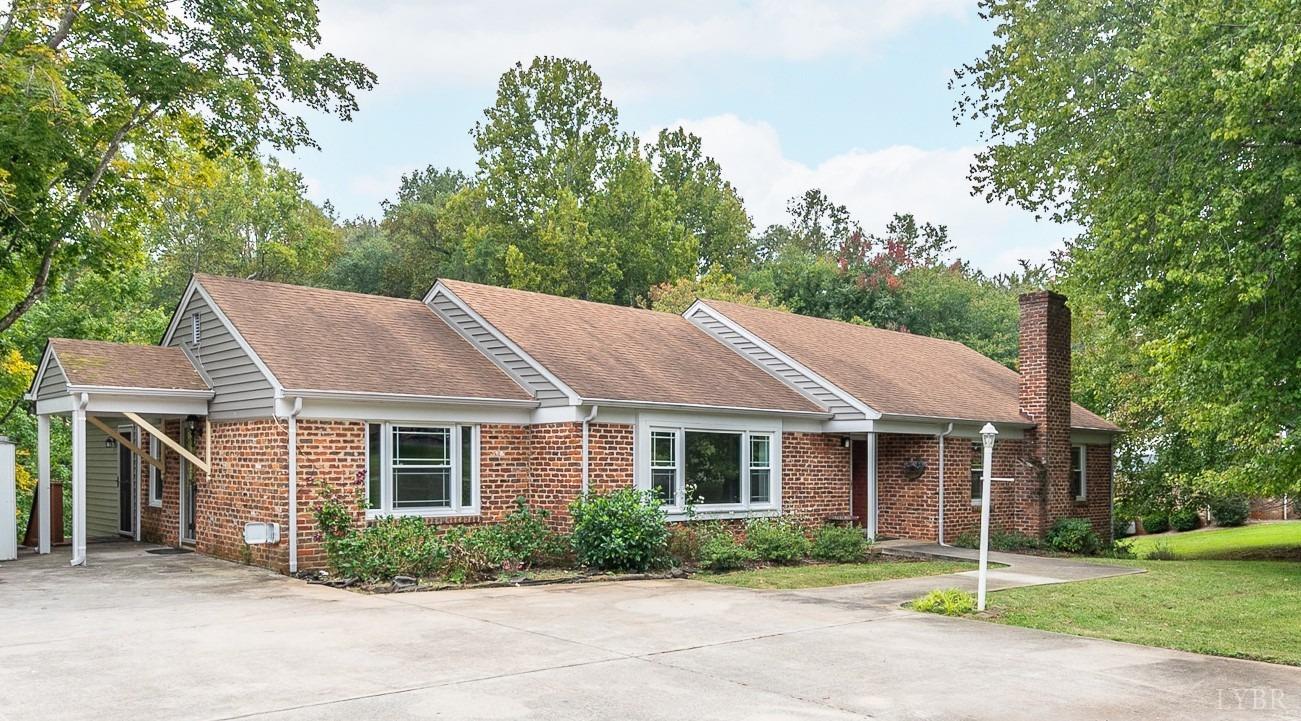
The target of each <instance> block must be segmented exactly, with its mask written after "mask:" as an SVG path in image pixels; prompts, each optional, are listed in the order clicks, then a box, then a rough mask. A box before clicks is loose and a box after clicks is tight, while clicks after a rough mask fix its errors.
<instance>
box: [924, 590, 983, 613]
mask: <svg viewBox="0 0 1301 721" xmlns="http://www.w3.org/2000/svg"><path fill="white" fill-rule="evenodd" d="M912 607H913V609H915V610H917V611H925V612H926V613H940V614H944V615H945V616H965V615H967V614H969V613H971V612H973V611H975V610H976V597H975V596H973V595H971V594H970V593H967V592H966V591H964V590H962V589H960V588H946V589H943V590H937V591H931V592H930V593H928V594H926V595H925V596H922V597H921V598H919V599H917V600H915V601H913V602H912Z"/></svg>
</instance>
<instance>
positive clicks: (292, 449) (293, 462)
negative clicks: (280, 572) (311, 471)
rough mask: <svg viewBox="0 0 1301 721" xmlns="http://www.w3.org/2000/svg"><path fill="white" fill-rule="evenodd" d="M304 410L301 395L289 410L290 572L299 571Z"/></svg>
mask: <svg viewBox="0 0 1301 721" xmlns="http://www.w3.org/2000/svg"><path fill="white" fill-rule="evenodd" d="M302 412H303V399H302V397H301V396H299V397H297V398H295V399H294V408H293V410H291V411H289V573H290V574H291V575H292V574H295V573H298V414H299V413H302Z"/></svg>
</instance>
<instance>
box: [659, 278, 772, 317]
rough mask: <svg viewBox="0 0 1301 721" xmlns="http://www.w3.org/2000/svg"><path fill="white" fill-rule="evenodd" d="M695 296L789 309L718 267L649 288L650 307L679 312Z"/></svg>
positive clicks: (688, 304)
mask: <svg viewBox="0 0 1301 721" xmlns="http://www.w3.org/2000/svg"><path fill="white" fill-rule="evenodd" d="M697 299H706V300H725V301H730V302H732V303H742V304H744V305H752V306H754V307H756V308H774V309H777V310H789V309H787V308H783V307H782V306H781V305H780V304H779V303H777V302H776V301H775V300H773V299H772V298H769V297H768V296H765V295H760V294H759V293H757V292H755V291H754V290H751V289H749V288H746V287H744V286H743V285H742V284H741V283H740V281H738V280H737V278H736V276H733V275H731V274H729V273H722V272H718V271H714V272H710V273H706V274H705V275H703V276H701V277H700V278H699V279H696V278H682V279H680V280H677V281H674V282H672V283H661V284H659V285H657V286H655V287H654V288H653V289H652V290H651V303H650V307H651V309H652V310H658V311H662V312H665V313H676V314H679V315H680V314H682V313H683V312H685V311H686V310H687V309H688V308H690V307H691V304H692V303H695V302H696V300H697Z"/></svg>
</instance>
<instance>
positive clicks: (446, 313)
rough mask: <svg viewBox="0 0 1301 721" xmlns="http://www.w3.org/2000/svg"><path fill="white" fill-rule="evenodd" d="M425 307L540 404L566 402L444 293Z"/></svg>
mask: <svg viewBox="0 0 1301 721" xmlns="http://www.w3.org/2000/svg"><path fill="white" fill-rule="evenodd" d="M429 307H430V309H432V310H433V311H434V312H435V313H437V314H438V315H439V316H440V317H442V319H443V320H445V321H447V323H448V324H449V325H451V326H452V327H453V328H455V329H456V330H457V331H459V332H460V333H461V335H462V336H464V337H465V339H466V340H468V341H470V343H472V344H474V346H475V347H476V348H478V349H479V351H480V352H481V353H483V354H484V355H486V356H488V357H489V358H491V359H492V360H493V361H495V362H496V363H497V365H499V366H501V367H502V368H503V369H505V371H506V372H507V373H509V374H510V375H511V377H513V378H515V379H516V380H517V381H518V382H519V383H521V384H522V385H523V386H524V387H525V388H527V389H528V390H529V392H531V393H533V395H534V396H536V397H537V399H538V401H539V402H540V404H541V405H543V406H563V405H568V403H569V399H568V398H567V397H566V396H565V393H564V391H561V390H560V389H559V388H557V387H556V385H555V384H554V383H552V382H551V381H550V380H548V379H547V377H546V376H544V375H543V374H542V373H540V372H539V371H538V370H537V369H536V368H534V367H533V366H532V365H530V364H529V362H528V361H526V360H524V359H523V358H521V357H520V356H519V354H518V353H516V352H514V351H513V350H511V349H510V347H509V346H507V345H506V344H505V343H502V342H501V341H500V340H498V339H497V337H496V335H494V334H493V332H492V331H490V330H489V329H487V328H485V327H484V326H483V324H482V323H480V322H478V321H477V320H475V318H474V317H473V316H471V315H470V314H469V313H466V312H465V311H464V310H462V309H461V308H460V307H458V306H457V305H456V303H454V302H452V301H451V300H450V299H449V298H448V297H447V296H445V295H441V294H440V295H438V296H436V297H434V298H433V299H431V300H430V301H429Z"/></svg>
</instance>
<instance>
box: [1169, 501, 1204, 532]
mask: <svg viewBox="0 0 1301 721" xmlns="http://www.w3.org/2000/svg"><path fill="white" fill-rule="evenodd" d="M1198 520H1200V519H1198V517H1197V509H1196V508H1193V507H1192V506H1184V507H1183V508H1180V509H1179V510H1177V511H1174V512H1173V513H1171V514H1170V527H1171V528H1173V529H1175V530H1176V531H1191V530H1193V529H1194V528H1197V521H1198Z"/></svg>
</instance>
